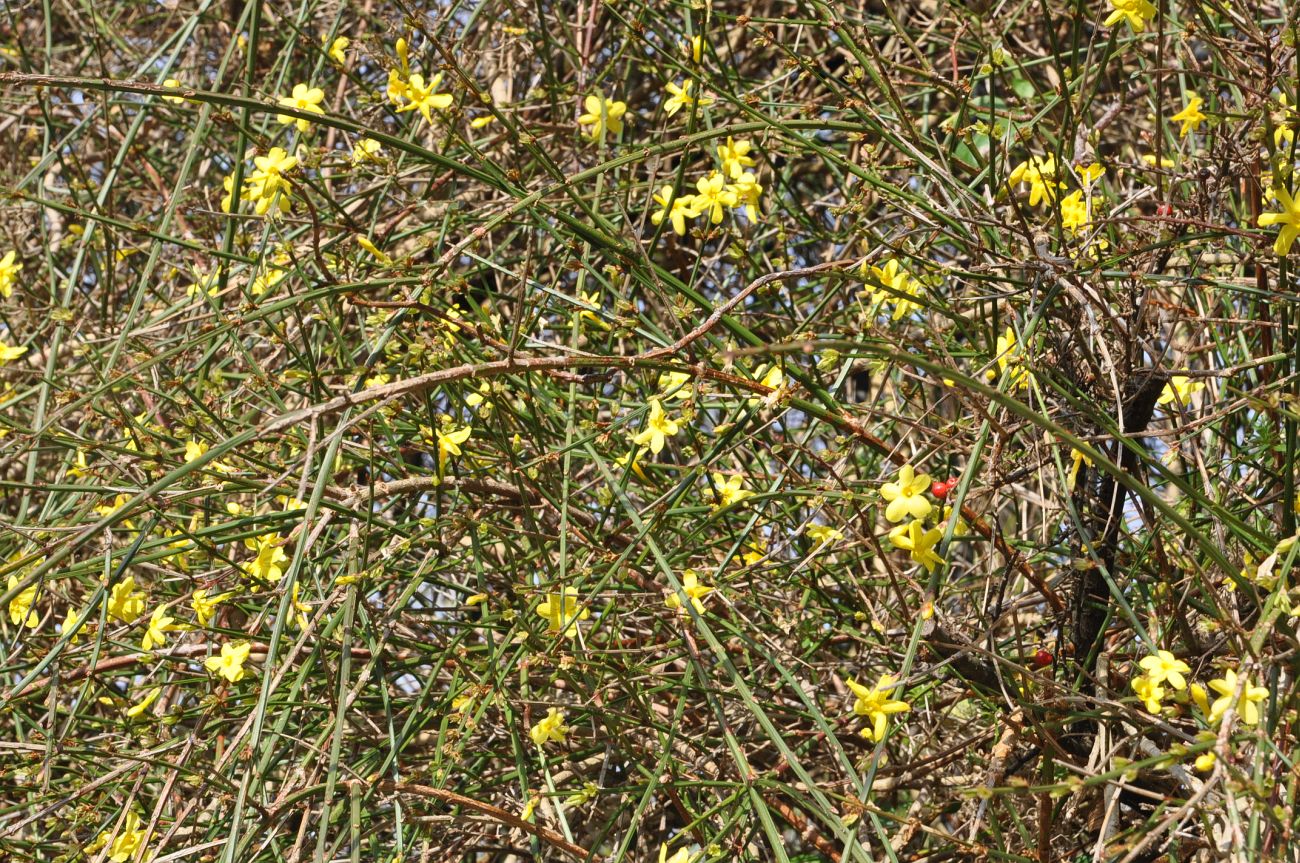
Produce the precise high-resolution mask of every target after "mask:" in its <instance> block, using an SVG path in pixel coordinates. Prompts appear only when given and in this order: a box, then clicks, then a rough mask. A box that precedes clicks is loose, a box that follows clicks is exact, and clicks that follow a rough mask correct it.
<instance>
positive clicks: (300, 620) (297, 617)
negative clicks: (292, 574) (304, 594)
mask: <svg viewBox="0 0 1300 863" xmlns="http://www.w3.org/2000/svg"><path fill="white" fill-rule="evenodd" d="M289 602H290V604H292V605H293V610H294V612H295V614H294V617H293V620H294V623H296V624H297V625H298V628H299V629H306V628H307V624H308V623H310V621H309V620H308V619H307V613H308V612H309V611H311V606H310V605H308V604H307V603H305V602H302V601H300V600H299V599H298V582H296V581H295V582H294V583H293V594H292V596H290V597H289Z"/></svg>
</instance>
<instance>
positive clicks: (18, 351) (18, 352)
mask: <svg viewBox="0 0 1300 863" xmlns="http://www.w3.org/2000/svg"><path fill="white" fill-rule="evenodd" d="M25 353H27V348H26V346H24V345H12V346H10V345H7V344H5V343H4V340H3V339H0V366H2V365H4V364H5V363H7V362H9V361H10V360H16V359H18V358H19V357H21V356H22V355H23V354H25Z"/></svg>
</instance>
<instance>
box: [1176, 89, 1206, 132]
mask: <svg viewBox="0 0 1300 863" xmlns="http://www.w3.org/2000/svg"><path fill="white" fill-rule="evenodd" d="M1204 104H1205V100H1204V99H1202V98H1201V97H1200V96H1198V95H1196V94H1195V93H1193V92H1190V91H1189V92H1188V93H1187V104H1186V105H1184V106H1183V110H1181V111H1179V112H1178V113H1177V114H1175V115H1174V116H1172V117H1170V118H1169V119H1170V120H1172V121H1173V122H1175V123H1182V124H1183V128H1182V130H1181V131H1180V132H1179V133H1178V137H1180V138H1186V137H1187V133H1188V132H1195V131H1196V130H1197V129H1198V128H1200V125H1201V124H1202V123H1204V122H1205V120H1206V119H1207V118H1206V116H1205V115H1204V114H1202V113H1201V106H1202V105H1204Z"/></svg>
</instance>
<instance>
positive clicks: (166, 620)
mask: <svg viewBox="0 0 1300 863" xmlns="http://www.w3.org/2000/svg"><path fill="white" fill-rule="evenodd" d="M175 621H176V618H174V617H168V616H167V609H166V608H165V607H164V606H161V605H160V606H158V607H157V608H155V609H154V610H153V614H151V615H149V623H148V625H147V626H146V627H145V630H144V637H143V638H142V639H140V649H141V650H153V649H154V648H155V647H161V646H163V645H164V644H166V643H167V633H169V632H175V631H176V630H178V629H180V628H181V627H180V626H178V625H177V624H176V622H175Z"/></svg>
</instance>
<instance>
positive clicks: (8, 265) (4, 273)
mask: <svg viewBox="0 0 1300 863" xmlns="http://www.w3.org/2000/svg"><path fill="white" fill-rule="evenodd" d="M15 257H17V253H16V252H14V250H13V249H10V250H9V251H7V252H5V256H4V257H3V258H0V297H4V298H5V299H8V298H9V297H12V296H13V294H14V281H15V280H16V279H17V278H18V273H19V271H20V270H22V268H23V265H22V262H21V261H20V262H18V263H15V262H14V258H15Z"/></svg>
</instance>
